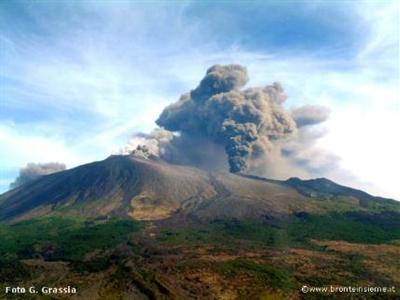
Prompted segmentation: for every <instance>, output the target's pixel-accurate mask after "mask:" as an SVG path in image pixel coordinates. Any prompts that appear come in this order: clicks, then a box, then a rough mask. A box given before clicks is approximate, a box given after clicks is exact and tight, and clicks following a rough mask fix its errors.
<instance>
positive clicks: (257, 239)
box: [157, 213, 400, 250]
mask: <svg viewBox="0 0 400 300" xmlns="http://www.w3.org/2000/svg"><path fill="white" fill-rule="evenodd" d="M380 219H382V218H379V217H378V215H375V216H374V215H372V216H371V218H368V219H366V218H365V217H362V218H361V217H359V216H358V215H354V216H350V215H346V214H341V213H331V214H326V215H308V214H305V215H303V216H297V217H292V218H290V219H288V220H286V221H285V222H283V223H281V224H280V225H279V226H272V225H269V224H262V223H252V222H239V221H220V222H216V223H212V224H209V225H202V226H198V227H190V228H183V229H165V230H163V231H161V232H160V233H159V234H158V235H157V240H158V241H159V242H161V243H166V244H176V245H179V244H181V245H182V244H189V245H204V244H213V245H219V246H224V247H225V248H226V247H231V248H232V247H240V246H241V245H245V246H254V247H260V246H262V247H264V246H265V247H275V248H285V247H304V248H313V249H316V250H318V249H317V248H319V247H317V246H316V245H315V244H313V243H312V242H311V240H312V239H316V240H344V241H348V242H353V243H363V244H380V243H388V242H391V241H394V240H398V239H400V227H396V226H391V228H390V230H387V228H386V227H387V224H384V223H382V222H381V221H380ZM371 220H372V221H371ZM374 220H376V222H374Z"/></svg>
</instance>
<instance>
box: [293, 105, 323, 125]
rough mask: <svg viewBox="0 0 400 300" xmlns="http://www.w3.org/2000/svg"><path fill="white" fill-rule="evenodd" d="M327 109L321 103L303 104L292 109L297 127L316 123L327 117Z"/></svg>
mask: <svg viewBox="0 0 400 300" xmlns="http://www.w3.org/2000/svg"><path fill="white" fill-rule="evenodd" d="M329 113H330V111H329V109H327V108H326V107H325V106H321V105H304V106H302V107H298V108H296V109H294V110H293V111H292V116H293V119H294V120H295V122H296V125H297V127H299V128H300V127H304V126H309V125H316V124H319V123H322V122H325V121H326V120H327V119H328V118H329Z"/></svg>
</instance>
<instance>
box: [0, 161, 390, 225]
mask: <svg viewBox="0 0 400 300" xmlns="http://www.w3.org/2000/svg"><path fill="white" fill-rule="evenodd" d="M327 195H329V197H328V198H332V197H345V198H346V197H348V198H349V199H350V198H355V199H357V200H358V201H359V205H360V206H361V207H368V206H369V205H370V204H371V203H376V202H377V203H379V204H385V205H391V204H392V202H393V201H394V200H391V199H386V198H381V197H374V196H371V195H369V194H367V193H365V192H363V191H359V190H355V189H352V188H349V187H345V186H341V185H338V184H336V183H334V182H332V181H330V180H328V179H321V178H320V179H312V180H301V179H299V178H290V179H288V180H286V181H279V180H272V179H267V178H263V177H258V176H254V175H246V174H232V173H229V172H208V171H205V170H201V169H198V168H194V167H188V166H180V165H172V164H169V163H166V162H164V161H161V160H154V159H143V158H139V157H133V156H122V155H112V156H110V157H108V158H106V159H105V160H102V161H97V162H92V163H89V164H85V165H81V166H78V167H76V168H73V169H69V170H65V171H61V172H58V173H54V174H50V175H45V176H43V177H40V178H38V179H36V180H34V181H32V182H29V183H27V184H25V185H23V186H20V187H17V188H15V189H13V190H10V191H8V192H6V193H4V194H2V195H0V221H7V222H8V221H18V220H23V219H29V218H33V217H38V216H45V215H61V214H66V215H71V216H85V217H106V216H113V217H128V218H134V219H137V220H162V219H168V218H172V217H176V216H177V215H179V214H183V215H186V216H189V217H192V218H193V219H197V220H200V221H201V220H206V221H207V220H208V221H210V220H214V219H221V218H222V219H224V218H226V219H264V218H267V219H268V218H275V217H278V218H279V217H280V216H282V215H290V214H294V213H300V212H318V211H320V210H321V207H320V205H319V204H318V203H317V204H316V203H315V201H314V202H313V201H311V200H310V199H314V198H321V199H323V198H324V197H325V198H326V197H327Z"/></svg>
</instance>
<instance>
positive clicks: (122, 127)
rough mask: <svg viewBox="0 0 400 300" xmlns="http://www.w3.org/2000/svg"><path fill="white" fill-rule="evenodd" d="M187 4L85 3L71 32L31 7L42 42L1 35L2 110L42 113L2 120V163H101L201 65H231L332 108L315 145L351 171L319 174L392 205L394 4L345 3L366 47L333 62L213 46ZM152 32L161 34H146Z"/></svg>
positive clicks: (292, 100)
mask: <svg viewBox="0 0 400 300" xmlns="http://www.w3.org/2000/svg"><path fill="white" fill-rule="evenodd" d="M186 5H188V4H187V3H184V4H183V5H182V6H181V7H180V8H179V10H177V11H176V12H171V10H168V9H167V8H166V7H164V6H163V7H161V8H160V9H158V10H154V9H151V10H148V11H147V10H146V9H145V10H144V11H141V12H142V14H141V13H140V11H139V10H129V9H127V10H126V11H123V10H121V9H118V6H110V8H109V9H104V6H99V7H98V8H97V9H94V10H93V7H91V12H92V14H93V16H94V17H93V20H94V24H92V25H91V26H89V25H90V24H89V23H86V22H85V21H82V20H85V19H80V18H77V19H74V22H76V23H74V24H75V25H77V26H75V27H71V28H69V27H68V25H69V24H67V23H65V24H64V23H63V22H58V19H57V18H51V19H42V18H41V17H40V13H38V12H31V14H32V16H33V17H35V19H36V20H37V22H39V23H40V22H41V23H42V26H43V27H44V28H48V31H49V32H48V34H49V35H50V36H51V42H52V43H51V44H50V45H48V44H46V43H45V41H44V40H43V39H42V38H40V37H39V38H37V37H36V38H37V40H36V39H35V37H33V36H32V34H26V35H24V34H21V35H19V36H18V37H19V38H18V39H15V38H13V37H7V36H5V35H1V45H2V47H3V50H4V51H3V52H4V57H3V58H4V60H7V61H6V64H5V65H4V67H3V68H2V70H1V71H2V74H1V75H2V76H3V77H4V78H7V79H8V80H10V81H12V82H13V83H14V84H10V85H7V86H4V87H2V93H3V94H2V99H1V102H2V105H3V107H7V108H8V109H12V110H16V111H18V110H23V109H25V110H28V111H29V110H32V111H35V112H36V111H39V113H40V110H45V112H46V114H49V115H52V116H51V117H48V118H47V119H46V118H41V120H40V122H38V121H35V120H30V118H28V117H27V119H26V120H24V122H17V121H15V120H14V119H13V117H15V116H13V115H11V116H9V117H4V118H3V121H2V122H1V124H0V137H1V138H2V140H3V141H6V142H5V143H4V145H2V147H1V149H0V155H1V164H2V168H4V169H13V170H18V169H19V168H20V167H21V166H23V165H25V164H26V163H27V162H30V161H33V162H47V161H62V162H65V163H66V164H67V165H68V167H71V166H74V165H77V164H80V163H83V162H89V161H92V160H97V159H101V158H104V157H105V156H106V155H107V154H109V153H111V152H112V151H114V150H116V149H119V148H120V147H121V146H123V144H124V141H125V140H126V141H127V140H128V136H129V135H130V134H131V133H133V132H135V131H147V132H149V131H150V130H151V129H152V128H153V127H154V120H155V119H156V118H157V116H158V114H159V113H160V111H161V110H162V109H163V107H164V106H165V105H166V104H168V103H170V102H173V101H175V100H176V99H177V98H178V96H179V95H180V94H181V93H182V92H185V91H188V90H189V89H191V88H193V87H194V86H195V85H196V84H197V83H198V80H199V79H200V78H202V76H203V75H204V72H205V70H206V69H207V68H208V67H209V66H210V65H212V64H214V63H241V64H244V65H246V66H247V67H248V69H249V74H250V77H251V82H250V83H249V85H259V84H268V83H271V82H272V81H280V82H282V84H283V86H284V87H285V88H286V90H287V92H288V94H289V99H288V101H287V106H288V107H292V106H298V105H301V104H305V103H310V104H324V105H327V106H329V107H330V108H331V111H332V114H331V120H330V121H329V122H328V123H326V127H327V128H328V130H329V133H328V134H327V135H326V137H325V138H324V139H323V140H321V141H320V146H321V147H323V148H324V149H326V150H329V151H331V152H332V153H333V154H336V155H338V156H340V158H341V162H340V164H341V166H342V168H343V169H345V170H348V171H349V173H352V174H353V176H344V175H343V172H337V173H331V174H327V175H332V176H334V178H333V179H335V180H337V181H339V182H341V183H343V184H347V185H350V186H355V187H359V188H362V189H365V190H366V191H369V192H372V193H378V194H381V195H386V196H391V197H397V198H400V190H399V188H398V185H397V183H396V182H394V181H395V178H396V174H394V171H392V170H394V169H396V168H392V166H394V165H396V164H397V165H398V163H399V161H398V154H397V153H399V152H400V150H399V145H398V142H397V140H396V138H395V137H396V136H397V131H398V130H399V129H400V128H399V123H398V122H399V121H398V115H399V112H400V111H399V99H400V95H399V86H400V84H399V73H398V70H399V69H398V68H399V66H398V62H399V57H398V44H399V34H398V14H399V12H398V8H399V4H398V1H392V2H385V4H382V2H376V4H371V3H370V2H366V3H361V4H360V5H352V8H353V7H354V8H356V11H355V12H354V14H355V22H358V23H360V24H362V26H359V28H361V29H362V31H360V33H359V34H360V36H363V37H365V41H364V43H363V44H360V45H359V48H358V49H357V53H355V55H353V56H352V57H334V58H332V56H330V57H323V56H320V54H321V53H317V54H315V53H304V52H302V53H297V52H296V49H292V51H285V52H266V51H260V52H254V51H246V50H244V49H243V48H241V45H240V44H239V43H237V44H235V45H232V47H230V48H225V49H221V48H219V47H218V46H217V43H216V42H215V41H213V40H212V37H211V38H210V37H209V36H207V34H209V33H205V32H202V27H201V26H200V25H201V22H200V21H196V22H192V23H190V24H188V23H187V22H184V21H183V18H182V13H183V11H184V9H185V6H186ZM38 14H39V15H38ZM93 20H92V21H93ZM199 22H200V23H199ZM165 24H168V26H167V27H166V25H165ZM360 24H355V25H360ZM366 24H367V25H368V26H366ZM78 25H79V26H78ZM52 26H53V27H52ZM158 28H165V32H162V33H160V32H155V31H154V30H155V29H158ZM100 29H101V30H100ZM361 29H360V30H361ZM271 30H273V28H272V29H271ZM54 34H56V36H54ZM57 34H59V36H57ZM313 54H314V55H313ZM317 55H318V56H317ZM396 62H397V63H396ZM4 95H7V97H4ZM1 180H5V179H1Z"/></svg>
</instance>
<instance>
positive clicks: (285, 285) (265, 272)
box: [212, 259, 293, 289]
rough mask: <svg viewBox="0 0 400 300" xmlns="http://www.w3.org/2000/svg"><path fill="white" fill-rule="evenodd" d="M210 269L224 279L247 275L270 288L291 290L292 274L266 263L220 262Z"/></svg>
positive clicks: (245, 261)
mask: <svg viewBox="0 0 400 300" xmlns="http://www.w3.org/2000/svg"><path fill="white" fill-rule="evenodd" d="M212 269H213V270H214V271H216V272H217V273H219V274H221V275H223V276H225V277H235V276H237V275H238V274H243V273H249V274H251V275H253V276H255V277H256V278H257V279H259V280H261V281H263V282H264V283H266V284H267V285H268V286H270V287H275V288H281V289H291V288H293V283H292V280H291V277H292V272H291V271H290V270H289V269H286V268H283V267H280V266H277V265H272V264H266V263H256V262H254V261H251V260H246V259H235V260H230V261H221V262H216V263H213V264H212Z"/></svg>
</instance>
